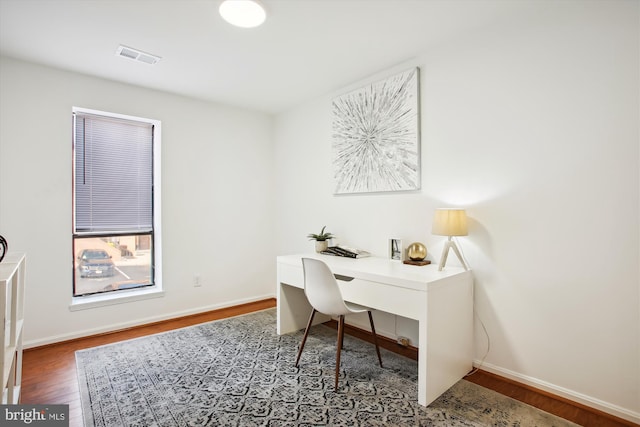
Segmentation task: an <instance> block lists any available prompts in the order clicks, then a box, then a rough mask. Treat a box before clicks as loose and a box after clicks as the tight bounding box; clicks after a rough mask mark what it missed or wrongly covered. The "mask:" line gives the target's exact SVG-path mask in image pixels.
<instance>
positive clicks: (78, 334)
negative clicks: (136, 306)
mask: <svg viewBox="0 0 640 427" xmlns="http://www.w3.org/2000/svg"><path fill="white" fill-rule="evenodd" d="M275 297H276V295H275V294H268V295H262V296H257V297H252V298H245V299H239V300H234V301H226V302H223V303H219V304H211V305H207V306H202V307H198V308H194V309H189V310H182V311H174V312H172V313H167V314H162V315H158V316H151V317H145V318H142V319H136V320H132V321H130V322H123V323H115V324H111V325H107V326H103V327H100V328H93V329H84V330H81V331H75V332H73V333H68V334H60V335H54V336H50V337H46V338H42V339H37V340H29V341H25V342H24V344H23V345H24V348H25V349H28V348H33V347H40V346H43V345H48V344H55V343H57V342H62V341H68V340H73V339H77V338H83V337H88V336H91V335H97V334H103V333H105V332H113V331H117V330H120V329H126V328H131V327H134V326H141V325H146V324H148V323H154V322H160V321H163V320H169V319H175V318H178V317H184V316H190V315H192V314H199V313H206V312H207V311H212V310H219V309H221V308H228V307H234V306H236V305H242V304H247V303H251V302H256V301H262V300H265V299H269V298H275Z"/></svg>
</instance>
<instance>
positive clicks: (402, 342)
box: [398, 337, 411, 347]
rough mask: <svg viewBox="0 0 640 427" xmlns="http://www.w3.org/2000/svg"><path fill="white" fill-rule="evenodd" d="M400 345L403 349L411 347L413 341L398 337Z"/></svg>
mask: <svg viewBox="0 0 640 427" xmlns="http://www.w3.org/2000/svg"><path fill="white" fill-rule="evenodd" d="M398 344H400V345H401V346H403V347H409V346H410V345H411V340H410V339H409V338H407V337H398Z"/></svg>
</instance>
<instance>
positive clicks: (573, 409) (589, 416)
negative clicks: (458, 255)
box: [20, 299, 636, 427]
mask: <svg viewBox="0 0 640 427" xmlns="http://www.w3.org/2000/svg"><path fill="white" fill-rule="evenodd" d="M275 305H276V301H275V299H268V300H264V301H258V302H254V303H249V304H243V305H240V306H236V307H230V308H225V309H221V310H215V311H210V312H207V313H202V314H196V315H193V316H187V317H181V318H178V319H172V320H167V321H163V322H157V323H152V324H148V325H144V326H139V327H134V328H129V329H125V330H121V331H116V332H110V333H106V334H101V335H95V336H91V337H86V338H80V339H76V340H71V341H65V342H61V343H56V344H52V345H48V346H43V347H37V348H32V349H27V350H25V351H24V356H23V364H22V365H23V367H22V391H21V399H20V401H21V403H27V404H29V403H31V404H68V405H69V426H70V427H80V426H82V425H83V424H82V409H81V407H80V394H79V389H78V381H77V377H76V362H75V351H76V350H81V349H85V348H90V347H95V346H99V345H104V344H109V343H113V342H117V341H122V340H127V339H132V338H138V337H141V336H145V335H150V334H155V333H158V332H164V331H168V330H172V329H177V328H183V327H186V326H191V325H195V324H198V323H203V322H209V321H212V320H218V319H223V318H226V317H232V316H238V315H241V314H246V313H250V312H252V311H258V310H263V309H266V308H272V307H275ZM345 331H346V332H347V333H351V334H352V335H355V336H358V337H359V338H362V339H365V340H367V339H368V338H369V336H368V335H367V332H366V331H362V330H359V329H357V328H353V327H348V328H345ZM380 345H381V347H384V348H387V349H388V350H391V351H395V352H398V353H400V354H403V355H405V356H407V357H411V358H414V359H415V358H416V357H417V349H415V348H414V347H409V348H407V347H400V346H399V345H398V344H396V343H395V342H394V341H392V340H388V339H386V340H383V341H382V342H381V343H380ZM467 380H468V381H471V382H474V383H476V384H479V385H481V386H484V387H487V388H490V389H492V390H495V391H497V392H499V393H502V394H504V395H506V396H510V397H512V398H514V399H516V400H520V401H522V402H525V403H527V404H529V405H532V406H535V407H538V408H540V409H542V410H544V411H547V412H550V413H553V414H555V415H558V416H560V417H563V418H565V419H568V420H570V421H573V422H575V423H577V424H579V425H583V426H587V427H590V426H598V427H620V426H635V425H636V424H632V423H630V422H627V421H624V420H621V419H617V418H614V417H612V416H610V415H608V414H604V413H601V412H599V411H596V410H594V409H591V408H587V407H585V406H582V405H579V404H575V403H573V402H570V401H568V400H565V399H562V398H558V397H555V396H552V395H550V394H548V393H544V392H541V391H539V390H535V389H533V388H531V387H528V386H524V385H522V384H518V383H515V382H513V381H510V380H507V379H505V378H502V377H499V376H497V375H493V374H491V373H488V372H484V371H481V370H480V371H478V372H476V373H474V374H473V375H471V376H469V377H467Z"/></svg>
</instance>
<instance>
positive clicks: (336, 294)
mask: <svg viewBox="0 0 640 427" xmlns="http://www.w3.org/2000/svg"><path fill="white" fill-rule="evenodd" d="M302 267H303V270H304V293H305V295H306V296H307V299H308V300H309V303H310V304H311V306H312V307H313V309H312V310H311V316H309V323H307V329H305V331H304V337H303V338H302V343H301V344H300V350H298V357H297V358H296V367H298V363H299V362H300V356H301V355H302V349H303V348H304V344H305V342H306V341H307V337H308V336H309V329H311V324H312V323H313V316H315V314H316V312H318V311H319V312H320V313H324V314H327V315H329V316H337V317H338V319H339V320H338V341H337V351H336V381H335V390H336V391H337V390H338V377H339V376H340V351H341V350H342V343H343V340H344V316H345V315H347V314H354V313H363V312H365V311H366V312H367V313H368V314H369V322H370V323H371V333H372V334H373V342H374V344H375V345H376V352H377V353H378V361H379V362H380V366H381V367H382V358H381V357H380V348H379V347H378V337H377V336H376V329H375V327H374V326H373V317H372V316H371V309H370V308H368V307H364V306H361V305H357V304H353V303H349V302H345V301H344V299H343V298H342V293H341V292H340V288H339V287H338V282H337V281H336V278H335V277H334V275H333V273H332V272H331V270H330V269H329V266H327V264H325V263H324V262H322V261H320V260H317V259H313V258H302Z"/></svg>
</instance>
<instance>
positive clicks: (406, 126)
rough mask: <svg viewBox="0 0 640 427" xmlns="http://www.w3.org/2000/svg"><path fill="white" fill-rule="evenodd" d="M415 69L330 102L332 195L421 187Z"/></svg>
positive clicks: (417, 74)
mask: <svg viewBox="0 0 640 427" xmlns="http://www.w3.org/2000/svg"><path fill="white" fill-rule="evenodd" d="M418 77H419V69H418V68H417V67H416V68H412V69H410V70H407V71H404V72H402V73H399V74H396V75H393V76H391V77H389V78H386V79H384V80H382V81H379V82H376V83H373V84H370V85H367V86H364V87H362V88H360V89H357V90H354V91H352V92H349V93H346V94H344V95H340V96H338V97H336V98H334V99H333V102H332V116H333V117H332V145H333V146H332V148H333V176H334V181H335V194H348V193H369V192H385V191H409V190H418V189H419V188H420V132H419V98H418Z"/></svg>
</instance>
